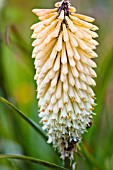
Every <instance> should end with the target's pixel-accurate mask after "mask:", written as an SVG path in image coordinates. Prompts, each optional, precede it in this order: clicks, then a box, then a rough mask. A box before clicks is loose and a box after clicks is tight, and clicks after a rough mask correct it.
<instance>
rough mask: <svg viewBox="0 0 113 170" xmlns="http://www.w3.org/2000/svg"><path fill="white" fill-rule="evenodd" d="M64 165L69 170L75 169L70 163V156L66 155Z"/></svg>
mask: <svg viewBox="0 0 113 170" xmlns="http://www.w3.org/2000/svg"><path fill="white" fill-rule="evenodd" d="M64 166H65V168H66V169H68V170H73V169H72V165H71V164H70V159H69V157H66V158H65V160H64Z"/></svg>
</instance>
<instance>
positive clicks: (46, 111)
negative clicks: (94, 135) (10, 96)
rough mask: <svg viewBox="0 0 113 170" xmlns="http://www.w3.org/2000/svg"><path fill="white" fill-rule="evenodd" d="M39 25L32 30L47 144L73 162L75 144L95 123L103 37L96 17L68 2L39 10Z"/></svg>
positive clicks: (38, 89) (36, 12) (37, 80)
mask: <svg viewBox="0 0 113 170" xmlns="http://www.w3.org/2000/svg"><path fill="white" fill-rule="evenodd" d="M33 12H34V13H35V14H36V15H37V16H38V17H39V19H40V22H38V23H36V24H34V25H33V26H32V27H31V28H32V29H33V30H34V32H33V35H32V38H34V39H35V40H34V41H33V44H32V45H33V46H34V50H33V54H32V57H33V58H35V62H34V63H35V69H36V75H35V80H36V82H37V91H38V94H37V98H38V99H39V102H38V104H39V107H40V114H39V117H40V118H41V122H42V124H43V129H44V130H46V132H47V136H48V143H51V142H52V143H53V146H54V148H58V150H59V152H60V153H61V157H62V159H65V157H69V158H70V159H72V158H73V153H74V151H75V148H76V147H75V146H76V144H77V143H79V142H80V141H81V139H82V134H84V132H86V131H87V128H88V127H90V125H91V122H92V115H93V109H94V105H95V103H94V96H95V94H94V92H93V90H92V88H91V86H95V85H96V83H95V81H94V80H93V78H94V77H96V73H95V71H94V70H93V68H95V67H96V64H95V62H94V61H93V58H95V57H97V54H96V53H95V52H94V51H93V50H95V49H96V46H97V45H98V42H97V41H96V40H94V38H96V37H98V35H97V33H95V32H94V31H95V30H98V27H97V26H95V25H93V24H92V22H93V21H94V18H91V17H88V16H85V15H81V14H78V13H77V12H76V9H75V8H74V7H72V6H71V5H70V3H69V2H68V1H67V0H64V1H61V2H58V3H56V4H55V8H54V9H34V10H33Z"/></svg>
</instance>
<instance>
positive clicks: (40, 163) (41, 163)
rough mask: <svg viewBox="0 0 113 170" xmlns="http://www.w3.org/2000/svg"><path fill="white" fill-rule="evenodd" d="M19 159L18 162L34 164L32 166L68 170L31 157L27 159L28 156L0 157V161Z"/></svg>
mask: <svg viewBox="0 0 113 170" xmlns="http://www.w3.org/2000/svg"><path fill="white" fill-rule="evenodd" d="M8 158H9V159H19V160H23V161H27V162H30V163H34V164H38V165H41V166H44V167H47V168H49V169H53V170H68V169H65V168H63V167H61V166H58V165H56V164H53V163H50V162H46V161H43V160H40V159H36V158H32V157H28V156H23V155H0V159H8Z"/></svg>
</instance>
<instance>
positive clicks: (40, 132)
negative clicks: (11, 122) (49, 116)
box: [0, 97, 47, 140]
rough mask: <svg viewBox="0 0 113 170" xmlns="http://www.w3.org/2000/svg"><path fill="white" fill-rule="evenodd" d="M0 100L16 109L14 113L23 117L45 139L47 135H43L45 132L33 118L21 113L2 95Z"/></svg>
mask: <svg viewBox="0 0 113 170" xmlns="http://www.w3.org/2000/svg"><path fill="white" fill-rule="evenodd" d="M0 102H2V103H4V104H6V105H8V106H9V107H10V108H11V109H13V110H14V111H16V113H18V115H19V116H20V117H21V118H22V119H24V120H25V121H26V122H27V123H28V124H29V125H30V126H31V127H32V128H33V129H34V130H35V131H36V132H38V133H39V134H40V135H41V136H42V137H43V138H44V139H46V140H47V137H46V135H45V133H44V132H43V130H42V129H41V127H40V126H38V125H37V124H36V123H35V122H34V121H33V120H31V119H30V118H28V117H27V116H26V115H25V114H24V113H22V112H21V111H20V110H18V109H17V108H16V107H15V106H14V105H13V104H12V103H10V102H9V101H7V100H6V99H4V98H3V97H0Z"/></svg>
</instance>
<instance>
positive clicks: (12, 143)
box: [0, 0, 113, 170]
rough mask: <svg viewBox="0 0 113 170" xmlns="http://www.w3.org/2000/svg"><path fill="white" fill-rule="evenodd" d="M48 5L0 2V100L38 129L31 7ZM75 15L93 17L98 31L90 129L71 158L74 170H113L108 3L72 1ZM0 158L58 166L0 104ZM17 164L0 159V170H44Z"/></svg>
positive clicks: (32, 0)
mask: <svg viewBox="0 0 113 170" xmlns="http://www.w3.org/2000/svg"><path fill="white" fill-rule="evenodd" d="M54 2H56V1H54V0H29V1H27V0H24V1H23V0H16V1H15V0H0V96H3V97H5V98H6V99H8V100H9V101H10V102H12V103H13V104H14V105H15V106H16V107H18V108H19V109H20V110H22V111H23V112H24V113H25V114H26V115H27V116H28V117H30V118H31V119H33V120H34V121H35V122H37V124H39V119H38V116H37V115H38V107H37V99H36V84H35V81H34V79H33V78H34V74H35V70H34V64H33V59H32V58H31V53H32V47H31V43H32V41H33V40H32V39H31V38H30V37H31V34H32V31H31V30H30V26H31V25H32V24H33V23H36V22H38V18H37V17H36V16H35V15H34V14H32V12H31V10H32V9H33V8H51V7H53V6H54ZM71 3H72V4H73V5H74V6H75V7H76V8H77V11H78V13H79V12H80V13H82V14H86V15H89V16H92V17H94V18H96V21H95V24H96V25H98V27H99V28H100V30H99V31H98V34H99V38H98V41H99V44H100V45H99V47H98V48H97V53H98V54H99V58H98V59H96V63H97V65H98V68H97V69H96V71H97V74H98V77H97V78H96V82H97V86H96V87H95V88H94V91H95V93H96V97H97V101H96V102H97V106H96V107H95V113H96V114H97V115H96V116H95V117H94V122H93V126H92V127H91V128H90V129H89V130H88V133H86V134H85V135H84V136H83V143H81V144H80V148H81V149H80V151H79V153H78V154H76V155H75V157H76V162H77V164H78V165H77V169H78V170H113V0H107V1H106V0H95V1H94V0H72V1H71ZM0 154H24V155H28V156H33V157H36V158H39V159H43V160H45V161H49V162H52V163H55V164H58V165H61V166H62V165H63V163H62V161H61V160H60V158H59V155H57V154H56V153H55V151H54V150H53V148H52V146H51V145H49V144H47V143H46V141H45V140H44V139H43V138H42V137H41V136H40V135H39V134H37V133H36V132H35V131H34V130H33V129H32V128H31V127H29V125H28V124H27V123H26V122H25V121H24V120H22V119H21V118H20V117H19V116H18V115H17V114H15V112H14V111H12V110H11V109H9V108H8V107H6V106H5V105H4V104H2V103H0ZM46 169H47V168H44V167H41V166H37V165H32V164H28V163H23V162H21V161H9V160H0V170H46Z"/></svg>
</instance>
